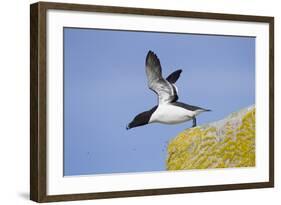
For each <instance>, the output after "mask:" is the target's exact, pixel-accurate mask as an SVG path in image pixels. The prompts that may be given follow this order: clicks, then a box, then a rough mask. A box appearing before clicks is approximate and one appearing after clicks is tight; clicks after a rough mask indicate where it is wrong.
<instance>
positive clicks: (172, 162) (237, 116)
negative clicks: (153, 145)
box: [166, 106, 255, 170]
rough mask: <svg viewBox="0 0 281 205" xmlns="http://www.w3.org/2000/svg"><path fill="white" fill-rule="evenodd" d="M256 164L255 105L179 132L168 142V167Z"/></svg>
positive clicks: (225, 166)
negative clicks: (221, 118) (218, 119)
mask: <svg viewBox="0 0 281 205" xmlns="http://www.w3.org/2000/svg"><path fill="white" fill-rule="evenodd" d="M253 166H255V107H254V106H251V107H249V108H245V109H243V110H240V111H238V112H235V113H233V114H231V115H230V116H228V117H226V118H225V119H223V120H220V121H217V122H213V123H209V124H207V125H203V126H198V127H195V128H190V129H187V130H185V131H183V132H181V133H180V134H179V135H178V136H177V137H176V138H174V139H172V140H171V141H170V143H169V145H168V156H167V160H166V167H167V170H186V169H207V168H228V167H253Z"/></svg>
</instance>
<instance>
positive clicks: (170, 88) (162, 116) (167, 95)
mask: <svg viewBox="0 0 281 205" xmlns="http://www.w3.org/2000/svg"><path fill="white" fill-rule="evenodd" d="M145 71H146V76H147V80H148V87H149V89H151V90H152V91H154V92H155V93H156V94H157V95H158V105H156V106H154V107H153V108H152V109H150V110H148V111H145V112H142V113H140V114H138V115H137V116H136V117H135V118H134V119H133V121H132V122H130V123H129V124H128V125H127V127H126V128H127V129H131V128H133V127H138V126H142V125H146V124H149V123H154V122H158V123H164V124H177V123H182V122H186V121H188V120H193V125H192V127H195V126H196V116H197V115H198V114H200V113H202V112H205V111H210V110H208V109H204V108H201V107H197V106H193V105H188V104H185V103H182V102H178V101H177V100H178V89H177V87H176V85H175V82H176V81H177V80H178V78H179V77H180V74H181V72H182V70H177V71H175V72H173V73H171V74H170V75H169V76H168V77H167V78H166V79H164V78H163V77H162V68H161V64H160V61H159V59H158V57H157V56H156V54H155V53H153V52H152V51H149V52H148V53H147V56H146V60H145Z"/></svg>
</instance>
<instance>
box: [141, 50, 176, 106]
mask: <svg viewBox="0 0 281 205" xmlns="http://www.w3.org/2000/svg"><path fill="white" fill-rule="evenodd" d="M145 67H146V69H145V71H146V76H147V80H148V87H149V88H150V89H151V90H153V91H154V92H155V93H156V94H157V95H158V103H159V104H164V103H169V102H175V101H177V99H178V95H177V90H176V87H175V86H174V85H173V84H172V83H170V82H169V81H168V80H166V79H164V78H163V77H162V68H161V64H160V61H159V59H158V57H157V56H156V54H155V53H153V52H152V51H149V52H148V54H147V56H146V61H145ZM179 74H180V73H179Z"/></svg>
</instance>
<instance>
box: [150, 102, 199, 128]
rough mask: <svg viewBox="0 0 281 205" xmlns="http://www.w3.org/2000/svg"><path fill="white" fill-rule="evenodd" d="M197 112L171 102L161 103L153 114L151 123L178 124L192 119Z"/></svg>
mask: <svg viewBox="0 0 281 205" xmlns="http://www.w3.org/2000/svg"><path fill="white" fill-rule="evenodd" d="M194 116H195V112H193V111H189V110H186V109H184V108H181V107H178V106H174V105H171V104H165V105H159V106H158V108H157V109H156V110H155V112H154V113H153V114H152V115H151V117H150V120H149V123H152V122H160V123H165V124H177V123H181V122H185V121H188V120H191V119H192V118H193V117H194Z"/></svg>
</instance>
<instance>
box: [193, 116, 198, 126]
mask: <svg viewBox="0 0 281 205" xmlns="http://www.w3.org/2000/svg"><path fill="white" fill-rule="evenodd" d="M196 125H197V123H196V117H193V118H192V127H196Z"/></svg>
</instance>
